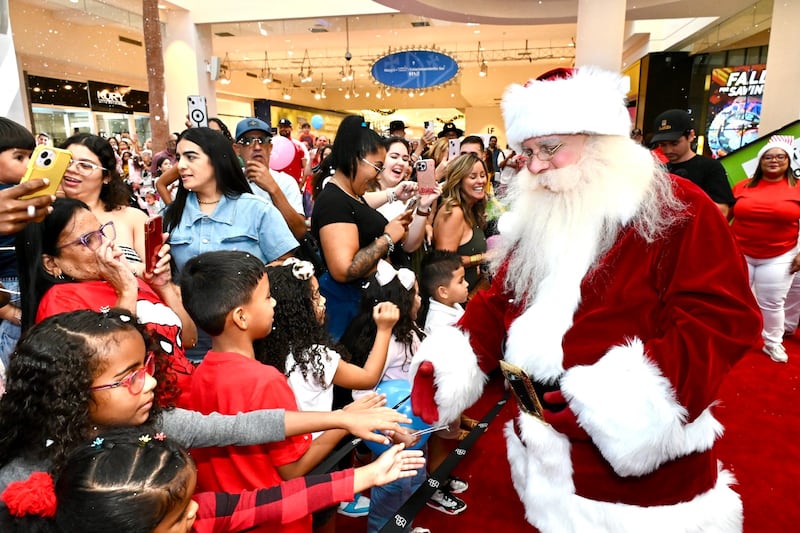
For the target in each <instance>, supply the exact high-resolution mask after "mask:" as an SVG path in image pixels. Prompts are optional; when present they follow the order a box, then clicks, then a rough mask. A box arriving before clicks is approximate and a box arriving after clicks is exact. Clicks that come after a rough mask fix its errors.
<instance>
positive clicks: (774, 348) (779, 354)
mask: <svg viewBox="0 0 800 533" xmlns="http://www.w3.org/2000/svg"><path fill="white" fill-rule="evenodd" d="M762 349H763V350H764V353H765V354H767V355H768V356H769V358H770V359H772V360H773V361H775V362H776V363H785V362H787V361H788V360H789V356H788V355H786V349H785V348H784V347H783V344H780V343H776V344H765V345H764V348H762Z"/></svg>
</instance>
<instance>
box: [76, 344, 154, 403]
mask: <svg viewBox="0 0 800 533" xmlns="http://www.w3.org/2000/svg"><path fill="white" fill-rule="evenodd" d="M155 371H156V360H155V357H154V355H153V354H152V353H151V354H149V355H148V356H147V359H145V361H144V366H142V367H141V368H139V369H138V370H134V371H133V372H131V373H130V374H128V376H127V377H126V378H124V379H122V380H120V381H115V382H114V383H109V384H108V385H98V386H96V387H90V388H89V390H90V391H98V390H106V389H116V388H117V387H121V386H123V385H125V386H126V387H128V392H130V393H131V394H133V395H134V396H136V395H137V394H139V393H141V392H142V391H143V390H144V382H145V378H146V377H147V376H148V375H149V376H152V375H153V373H154V372H155Z"/></svg>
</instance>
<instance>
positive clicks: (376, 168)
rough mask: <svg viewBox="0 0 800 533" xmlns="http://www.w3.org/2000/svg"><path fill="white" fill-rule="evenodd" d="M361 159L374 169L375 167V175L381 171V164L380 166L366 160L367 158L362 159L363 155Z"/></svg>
mask: <svg viewBox="0 0 800 533" xmlns="http://www.w3.org/2000/svg"><path fill="white" fill-rule="evenodd" d="M361 161H363V162H364V163H366V164H368V165H369V166H371V167H372V168H374V169H375V175H376V176H377V175H378V174H380V173H381V172H383V165H381V166H378V165H376V164H375V163H373V162H372V161H369V160H367V159H364V158H363V157H362V158H361Z"/></svg>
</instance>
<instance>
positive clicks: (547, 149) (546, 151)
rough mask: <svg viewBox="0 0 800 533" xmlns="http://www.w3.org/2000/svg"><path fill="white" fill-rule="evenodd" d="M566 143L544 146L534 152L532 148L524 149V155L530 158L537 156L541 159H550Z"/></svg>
mask: <svg viewBox="0 0 800 533" xmlns="http://www.w3.org/2000/svg"><path fill="white" fill-rule="evenodd" d="M562 146H564V143H558V144H556V145H555V146H542V147H541V148H540V149H539V150H538V151H536V152H534V151H533V150H531V149H530V148H525V149H524V150H522V155H524V156H525V157H527V158H528V159H530V158H532V157H536V159H538V160H539V161H550V160H551V159H553V157H554V156H555V155H556V152H558V151H559V150H560V149H561V147H562Z"/></svg>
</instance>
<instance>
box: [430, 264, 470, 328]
mask: <svg viewBox="0 0 800 533" xmlns="http://www.w3.org/2000/svg"><path fill="white" fill-rule="evenodd" d="M420 278H421V281H422V285H423V287H424V288H425V292H426V293H427V294H428V295H429V301H428V314H427V316H426V317H425V334H426V335H430V334H431V332H432V331H433V330H435V329H437V328H439V327H441V326H452V325H453V324H455V323H456V322H458V319H459V318H461V315H463V314H464V308H463V307H462V306H461V304H462V303H464V302H466V301H467V296H468V294H469V283H467V280H466V279H464V266H463V265H462V264H461V257H460V256H459V255H458V254H457V253H455V252H449V251H444V250H433V251H432V252H431V253H429V254H428V255H427V256H425V259H423V261H422V272H421V276H420Z"/></svg>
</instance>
